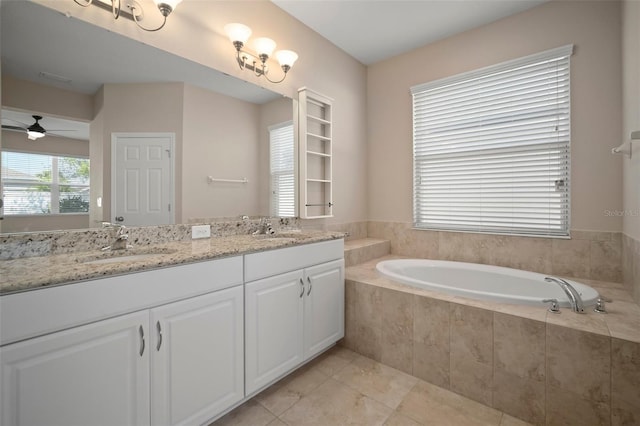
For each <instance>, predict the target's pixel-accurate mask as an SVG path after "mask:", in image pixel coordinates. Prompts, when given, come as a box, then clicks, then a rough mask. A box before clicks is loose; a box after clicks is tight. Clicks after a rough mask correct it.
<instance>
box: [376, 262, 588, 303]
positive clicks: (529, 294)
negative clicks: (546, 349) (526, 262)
mask: <svg viewBox="0 0 640 426" xmlns="http://www.w3.org/2000/svg"><path fill="white" fill-rule="evenodd" d="M376 269H377V270H378V272H379V273H380V274H381V275H383V276H385V277H387V278H390V279H391V280H393V281H396V282H399V283H402V284H407V285H410V286H413V287H417V288H422V289H425V290H432V291H437V292H442V293H446V294H450V295H455V296H463V297H468V298H471V299H479V300H490V301H495V302H504V303H513V304H519V305H532V306H543V305H545V304H543V303H542V300H543V299H557V300H558V303H559V305H560V306H563V307H569V306H571V305H570V303H569V298H568V297H567V295H566V294H565V293H564V291H563V290H562V289H561V288H560V286H558V285H557V284H555V283H550V282H546V281H545V280H544V279H545V277H547V276H549V275H544V274H538V273H535V272H527V271H521V270H518V269H511V268H503V267H500V266H491V265H481V264H475V263H463V262H450V261H445V260H428V259H393V260H384V261H382V262H379V263H378V264H377V265H376ZM569 283H570V284H571V285H572V286H573V287H574V288H575V289H576V290H577V291H578V293H580V296H581V298H582V301H583V303H584V306H590V305H595V304H596V301H597V299H598V292H597V291H596V290H594V289H593V288H591V287H589V286H587V285H585V284H581V283H578V282H575V281H569Z"/></svg>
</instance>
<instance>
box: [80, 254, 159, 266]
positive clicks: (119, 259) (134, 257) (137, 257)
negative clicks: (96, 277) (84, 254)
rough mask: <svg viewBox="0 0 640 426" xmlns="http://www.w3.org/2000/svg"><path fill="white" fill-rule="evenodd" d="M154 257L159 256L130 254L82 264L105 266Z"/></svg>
mask: <svg viewBox="0 0 640 426" xmlns="http://www.w3.org/2000/svg"><path fill="white" fill-rule="evenodd" d="M154 256H157V254H152V253H147V254H128V255H126V256H116V257H107V258H104V259H96V260H85V261H83V262H82V263H87V264H89V265H103V264H107V263H120V262H134V261H137V260H144V259H148V258H150V257H154Z"/></svg>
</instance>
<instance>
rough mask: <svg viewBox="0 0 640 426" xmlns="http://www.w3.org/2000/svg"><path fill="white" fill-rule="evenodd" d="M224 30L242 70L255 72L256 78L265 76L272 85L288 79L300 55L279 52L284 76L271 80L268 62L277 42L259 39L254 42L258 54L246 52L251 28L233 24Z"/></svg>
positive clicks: (291, 52) (278, 57) (277, 53)
mask: <svg viewBox="0 0 640 426" xmlns="http://www.w3.org/2000/svg"><path fill="white" fill-rule="evenodd" d="M224 30H225V32H226V33H227V36H228V37H229V40H231V43H233V46H234V47H235V48H236V60H237V61H238V65H239V66H240V69H245V68H246V69H248V70H250V71H253V72H254V73H255V75H256V76H258V77H260V76H264V78H266V79H267V80H269V81H270V82H271V83H280V82H282V81H284V79H285V78H286V77H287V73H288V72H289V70H290V69H291V67H293V64H294V62H295V61H296V60H297V59H298V54H297V53H296V52H294V51H292V50H278V51H277V52H276V53H275V55H276V59H277V60H278V62H279V63H280V68H282V71H284V75H283V76H282V78H281V79H280V80H277V81H275V80H271V79H270V78H269V76H268V75H267V74H268V72H269V68H268V67H267V60H268V59H269V57H270V56H271V55H272V54H273V51H274V50H275V49H276V42H275V41H273V40H271V39H270V38H267V37H259V38H257V39H255V40H254V42H253V43H254V46H255V50H256V53H255V54H254V53H250V52H248V51H247V50H244V49H243V48H244V45H245V44H246V43H247V41H248V40H249V37H250V36H251V28H249V27H247V26H246V25H243V24H238V23H233V24H227V25H225V26H224Z"/></svg>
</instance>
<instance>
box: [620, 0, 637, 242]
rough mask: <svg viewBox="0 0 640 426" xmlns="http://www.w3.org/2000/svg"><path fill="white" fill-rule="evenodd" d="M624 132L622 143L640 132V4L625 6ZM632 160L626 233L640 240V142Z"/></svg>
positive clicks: (627, 164) (629, 1)
mask: <svg viewBox="0 0 640 426" xmlns="http://www.w3.org/2000/svg"><path fill="white" fill-rule="evenodd" d="M622 18H623V19H622V47H623V60H622V85H623V90H622V93H623V97H622V99H623V130H622V138H621V140H620V142H622V141H627V140H628V138H629V133H630V132H632V131H635V130H640V2H638V1H637V0H626V1H625V2H624V3H623V7H622ZM633 145H634V146H633V155H632V157H631V159H627V158H624V159H623V165H624V181H623V188H624V210H625V212H629V214H626V215H625V216H624V229H623V231H624V233H625V234H627V235H628V236H630V237H632V238H634V239H635V240H638V241H640V141H636V142H633Z"/></svg>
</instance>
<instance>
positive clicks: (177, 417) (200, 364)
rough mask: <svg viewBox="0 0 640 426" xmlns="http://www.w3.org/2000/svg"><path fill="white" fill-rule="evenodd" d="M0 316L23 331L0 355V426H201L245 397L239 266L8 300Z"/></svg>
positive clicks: (227, 262) (236, 262)
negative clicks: (45, 319)
mask: <svg viewBox="0 0 640 426" xmlns="http://www.w3.org/2000/svg"><path fill="white" fill-rule="evenodd" d="M56 303H58V304H59V305H58V306H56ZM5 308H6V310H5ZM0 309H1V310H0V315H1V318H0V319H1V320H2V322H3V323H4V322H7V323H10V324H14V325H16V324H20V323H21V322H24V324H23V326H22V327H17V326H16V327H12V328H6V330H7V331H9V330H10V331H11V332H10V333H9V334H10V336H8V337H7V339H14V340H19V341H17V342H15V343H10V344H6V345H4V346H2V347H0V368H1V371H0V375H1V383H2V388H1V395H0V397H1V401H2V424H3V425H7V426H10V425H28V426H37V425H83V426H85V425H109V426H111V425H118V426H120V425H123V426H124V425H144V424H153V425H178V424H183V425H187V424H189V425H192V424H202V423H205V422H206V421H208V420H209V419H211V418H213V417H215V416H216V415H218V414H219V413H221V412H223V411H224V410H225V409H227V408H229V407H230V406H232V405H233V404H235V403H236V402H238V401H240V400H242V399H243V398H244V374H243V373H244V358H243V345H244V342H243V318H244V312H243V309H244V303H243V287H242V257H235V258H227V259H220V260H214V261H209V262H202V263H194V264H190V265H183V266H176V267H170V268H165V269H159V270H154V271H149V272H141V273H136V274H130V275H123V276H118V277H110V278H105V279H100V280H94V281H89V282H86V283H79V284H70V285H65V286H59V287H52V288H49V289H43V290H39V291H32V292H26V293H17V294H14V295H7V296H3V297H2V298H0ZM122 310H124V311H134V312H133V313H124V314H123V313H122ZM42 311H45V312H44V314H43V312H42ZM41 315H46V316H45V318H46V317H47V316H48V319H49V321H48V323H47V324H46V326H45V325H44V323H43V324H41V326H42V327H41V329H42V330H43V331H39V330H38V328H37V327H34V326H33V325H32V323H35V324H39V323H41V321H40V319H39V318H42V317H41ZM105 316H106V317H110V316H112V317H111V318H107V319H103V318H104V317H105ZM30 318H31V319H34V320H33V321H30ZM81 324H84V325H81ZM3 330H4V328H3ZM57 330H62V331H57ZM45 333H47V334H45ZM34 335H35V336H39V337H32V336H34ZM25 337H29V338H26V339H24V340H22V339H23V338H25Z"/></svg>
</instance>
